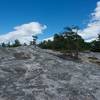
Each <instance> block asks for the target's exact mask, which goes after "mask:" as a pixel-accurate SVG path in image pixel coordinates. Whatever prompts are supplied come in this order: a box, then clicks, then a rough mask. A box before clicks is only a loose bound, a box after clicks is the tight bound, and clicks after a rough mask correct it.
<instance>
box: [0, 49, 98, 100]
mask: <svg viewBox="0 0 100 100" xmlns="http://www.w3.org/2000/svg"><path fill="white" fill-rule="evenodd" d="M57 54H59V52H53V51H50V50H42V49H40V48H34V47H18V48H0V100H100V65H98V64H95V63H91V62H89V61H88V57H89V56H91V55H95V56H96V57H97V58H98V59H100V54H99V53H98V54H96V53H80V57H81V58H82V61H79V62H77V61H71V60H64V59H61V58H59V57H57V56H56V55H57Z"/></svg>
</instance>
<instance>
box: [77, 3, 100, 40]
mask: <svg viewBox="0 0 100 100" xmlns="http://www.w3.org/2000/svg"><path fill="white" fill-rule="evenodd" d="M79 34H80V35H81V36H82V37H83V38H84V39H85V40H86V41H92V40H94V39H96V38H97V36H98V34H100V1H99V2H97V7H96V8H95V10H94V12H93V13H92V14H91V19H90V22H89V23H88V25H87V27H86V28H85V29H83V30H80V31H79Z"/></svg>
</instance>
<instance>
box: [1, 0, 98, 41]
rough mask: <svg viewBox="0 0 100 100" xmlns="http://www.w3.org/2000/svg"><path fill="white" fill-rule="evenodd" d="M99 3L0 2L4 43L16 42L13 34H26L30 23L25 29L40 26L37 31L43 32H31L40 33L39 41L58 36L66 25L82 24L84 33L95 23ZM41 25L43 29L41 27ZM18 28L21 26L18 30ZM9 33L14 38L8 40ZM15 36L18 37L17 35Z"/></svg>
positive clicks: (54, 0)
mask: <svg viewBox="0 0 100 100" xmlns="http://www.w3.org/2000/svg"><path fill="white" fill-rule="evenodd" d="M98 2H99V0H0V37H1V38H2V41H3V39H4V40H5V41H8V40H13V39H12V37H11V35H12V34H17V33H16V30H17V32H22V31H23V30H22V28H23V27H24V26H25V25H24V24H27V26H25V27H29V26H30V27H31V25H33V26H35V24H36V25H37V23H38V25H37V27H36V28H39V29H40V30H38V31H37V30H35V31H34V30H32V29H31V30H29V29H28V28H27V29H28V31H30V32H32V31H33V33H36V34H39V40H43V39H45V38H49V37H52V35H53V34H54V33H57V32H60V31H62V30H63V28H64V27H65V26H70V25H73V24H74V25H78V26H79V27H80V28H81V31H83V32H84V30H85V29H86V28H88V24H91V23H90V21H91V19H93V18H91V17H90V15H91V14H92V13H95V11H94V10H95V9H96V7H97V3H98ZM92 17H93V16H92ZM32 22H33V24H32ZM30 23H31V25H30ZM39 24H42V25H43V26H39ZM23 25H24V26H23ZM28 25H29V26H28ZM16 26H18V28H17V29H16V28H15V27H16ZM20 26H21V28H20ZM32 28H34V27H32ZM20 29H21V31H20ZM25 30H26V29H25ZM26 31H27V30H26ZM10 33H11V34H10ZM41 33H42V34H41ZM8 34H10V38H6V37H9V35H8ZM20 34H21V33H20ZM20 34H19V37H20ZM23 34H24V33H23ZM31 35H32V33H31V34H29V36H31ZM5 36H6V37H5ZM22 36H24V35H21V37H22ZM27 36H28V34H27ZM14 37H16V38H17V37H18V36H17V35H14ZM19 37H18V38H19ZM83 37H86V36H83ZM92 37H93V36H92ZM90 38H91V37H90ZM14 39H15V38H14ZM24 39H25V38H23V39H22V40H24ZM30 39H31V38H30ZM20 40H21V39H20ZM27 40H28V39H27Z"/></svg>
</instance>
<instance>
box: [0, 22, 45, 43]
mask: <svg viewBox="0 0 100 100" xmlns="http://www.w3.org/2000/svg"><path fill="white" fill-rule="evenodd" d="M46 28H47V26H46V25H42V24H40V23H38V22H30V23H27V24H23V25H20V26H16V27H14V31H12V32H8V33H6V34H5V35H1V36H0V43H1V42H8V41H14V40H15V39H18V40H20V42H21V43H24V42H26V43H28V42H29V41H31V40H32V35H38V34H41V33H42V32H43V30H45V29H46Z"/></svg>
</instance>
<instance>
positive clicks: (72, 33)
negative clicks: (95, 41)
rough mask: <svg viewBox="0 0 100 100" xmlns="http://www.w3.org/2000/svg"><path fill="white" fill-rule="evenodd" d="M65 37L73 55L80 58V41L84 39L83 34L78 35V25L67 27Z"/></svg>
mask: <svg viewBox="0 0 100 100" xmlns="http://www.w3.org/2000/svg"><path fill="white" fill-rule="evenodd" d="M63 35H64V38H65V40H66V42H67V44H66V45H67V49H68V50H69V52H70V54H71V56H72V57H75V58H78V52H79V49H80V46H79V43H80V41H84V40H83V39H82V38H81V36H79V35H78V27H77V26H72V27H66V28H65V31H64V32H63Z"/></svg>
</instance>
